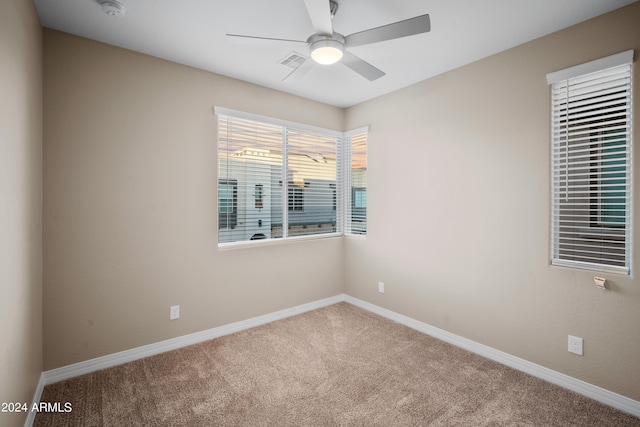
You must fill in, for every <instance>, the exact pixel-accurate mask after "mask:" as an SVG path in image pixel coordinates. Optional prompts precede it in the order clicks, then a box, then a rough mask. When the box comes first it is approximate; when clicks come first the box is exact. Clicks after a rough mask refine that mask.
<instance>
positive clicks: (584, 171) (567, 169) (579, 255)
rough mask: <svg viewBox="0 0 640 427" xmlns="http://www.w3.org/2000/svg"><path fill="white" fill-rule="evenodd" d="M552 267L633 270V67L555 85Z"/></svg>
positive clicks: (604, 71) (619, 67)
mask: <svg viewBox="0 0 640 427" xmlns="http://www.w3.org/2000/svg"><path fill="white" fill-rule="evenodd" d="M552 94H553V95H552V96H553V100H552V107H553V109H552V122H553V130H552V133H553V170H552V178H553V199H552V205H553V210H552V215H553V233H552V238H553V241H552V244H553V248H552V249H553V255H552V262H554V263H555V264H561V265H571V266H577V267H583V268H592V269H607V270H611V271H619V272H626V273H628V272H629V265H630V257H629V251H630V247H631V239H630V237H631V230H630V227H631V224H630V221H629V220H630V213H629V208H630V198H631V194H632V192H631V179H630V177H631V74H630V66H629V65H628V64H626V65H622V66H618V67H612V68H609V69H606V70H602V71H598V72H595V73H590V74H587V75H583V76H578V77H575V78H570V79H568V80H564V81H560V82H557V83H554V84H553V86H552Z"/></svg>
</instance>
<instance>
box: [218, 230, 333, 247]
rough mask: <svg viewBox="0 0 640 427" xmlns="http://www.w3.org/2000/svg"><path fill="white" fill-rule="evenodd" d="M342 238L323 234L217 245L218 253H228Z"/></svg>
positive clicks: (331, 234)
mask: <svg viewBox="0 0 640 427" xmlns="http://www.w3.org/2000/svg"><path fill="white" fill-rule="evenodd" d="M341 237H343V234H342V233H325V234H316V235H309V236H295V237H287V238H286V239H282V238H279V239H277V238H276V239H261V240H245V241H242V242H229V243H218V250H219V251H228V250H234V249H247V248H260V247H265V246H274V245H287V244H290V243H300V242H309V241H313V240H324V239H335V238H341Z"/></svg>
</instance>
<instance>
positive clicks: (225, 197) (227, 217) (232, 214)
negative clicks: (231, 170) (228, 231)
mask: <svg viewBox="0 0 640 427" xmlns="http://www.w3.org/2000/svg"><path fill="white" fill-rule="evenodd" d="M237 206H238V182H237V181H236V180H235V179H221V180H219V181H218V228H234V227H235V226H236V224H237V214H238V211H237Z"/></svg>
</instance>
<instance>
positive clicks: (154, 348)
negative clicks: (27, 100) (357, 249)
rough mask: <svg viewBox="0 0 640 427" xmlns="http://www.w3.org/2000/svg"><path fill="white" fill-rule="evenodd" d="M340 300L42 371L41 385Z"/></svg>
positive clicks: (336, 298)
mask: <svg viewBox="0 0 640 427" xmlns="http://www.w3.org/2000/svg"><path fill="white" fill-rule="evenodd" d="M344 300H345V295H344V294H340V295H336V296H333V297H329V298H325V299H321V300H318V301H313V302H310V303H307V304H302V305H298V306H295V307H292V308H286V309H284V310H280V311H276V312H274V313H269V314H265V315H263V316H258V317H253V318H251V319H247V320H242V321H240V322H235V323H230V324H228V325H223V326H219V327H217V328H212V329H207V330H205V331H200V332H195V333H193V334H189V335H183V336H181V337H177V338H172V339H169V340H166V341H160V342H157V343H154V344H149V345H145V346H142V347H136V348H132V349H131V350H125V351H121V352H119V353H113V354H109V355H107V356H102V357H97V358H95V359H90V360H87V361H84V362H79V363H74V364H73V365H68V366H63V367H61V368H57V369H52V370H50V371H45V372H43V373H42V376H43V378H44V385H48V384H53V383H56V382H58V381H63V380H66V379H69V378H74V377H77V376H80V375H84V374H89V373H91V372H96V371H100V370H102V369H107V368H111V367H113V366H117V365H121V364H123V363H127V362H132V361H134V360H139V359H144V358H145V357H149V356H154V355H156V354H160V353H164V352H166V351H170V350H175V349H178V348H182V347H186V346H188V345H192V344H197V343H200V342H203V341H207V340H211V339H214V338H218V337H222V336H224V335H229V334H233V333H234V332H239V331H242V330H245V329H249V328H254V327H256V326H260V325H264V324H266V323H270V322H274V321H276V320H280V319H284V318H287V317H291V316H295V315H296V314H301V313H304V312H306V311H311V310H315V309H317V308H321V307H326V306H328V305H332V304H336V303H338V302H341V301H344Z"/></svg>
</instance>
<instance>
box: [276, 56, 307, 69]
mask: <svg viewBox="0 0 640 427" xmlns="http://www.w3.org/2000/svg"><path fill="white" fill-rule="evenodd" d="M307 59H309V57H308V56H304V55H302V54H301V53H298V52H291V53H290V54H289V55H287V56H286V57H285V58H284V59H283V60H282V61H280V64H282V65H284V66H287V67H289V68H293V69H294V70H295V69H296V68H298V67H299V66H301V65H302V63H303V62H304V61H306V60H307Z"/></svg>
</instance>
